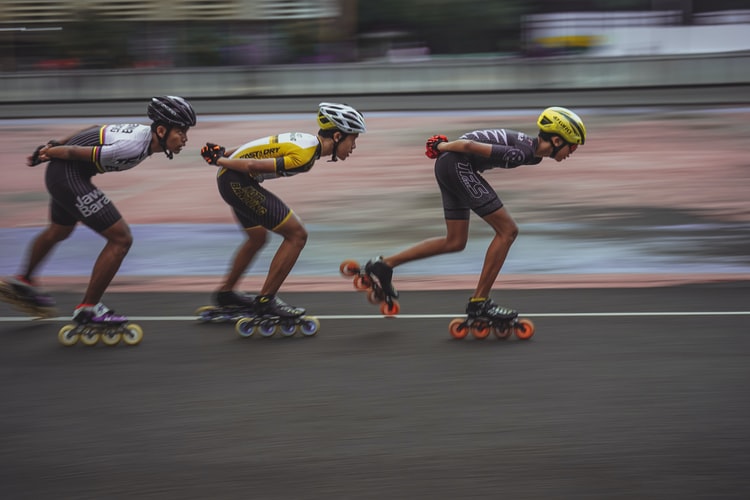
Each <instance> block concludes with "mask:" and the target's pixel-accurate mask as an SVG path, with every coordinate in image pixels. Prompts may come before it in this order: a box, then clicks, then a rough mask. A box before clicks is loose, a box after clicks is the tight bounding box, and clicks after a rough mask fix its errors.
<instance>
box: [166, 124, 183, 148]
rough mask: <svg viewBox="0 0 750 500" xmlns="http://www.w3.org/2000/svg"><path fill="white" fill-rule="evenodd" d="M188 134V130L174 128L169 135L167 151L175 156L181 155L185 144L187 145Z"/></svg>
mask: <svg viewBox="0 0 750 500" xmlns="http://www.w3.org/2000/svg"><path fill="white" fill-rule="evenodd" d="M187 133H188V128H182V127H172V130H170V131H169V134H167V140H166V144H167V149H168V150H170V151H171V152H172V153H174V154H179V153H180V151H182V148H184V147H185V144H187V141H188V137H187Z"/></svg>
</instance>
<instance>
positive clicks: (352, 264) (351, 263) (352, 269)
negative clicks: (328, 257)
mask: <svg viewBox="0 0 750 500" xmlns="http://www.w3.org/2000/svg"><path fill="white" fill-rule="evenodd" d="M339 272H340V273H341V275H342V276H354V275H355V274H359V262H357V261H356V260H345V261H344V262H342V263H341V265H340V266H339Z"/></svg>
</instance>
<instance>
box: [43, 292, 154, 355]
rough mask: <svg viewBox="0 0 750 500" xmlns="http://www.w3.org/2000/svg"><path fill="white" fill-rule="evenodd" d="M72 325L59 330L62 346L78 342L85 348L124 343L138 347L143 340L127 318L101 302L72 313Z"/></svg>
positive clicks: (136, 327) (136, 328) (140, 332)
mask: <svg viewBox="0 0 750 500" xmlns="http://www.w3.org/2000/svg"><path fill="white" fill-rule="evenodd" d="M73 321H74V323H73V324H68V325H65V326H63V327H62V328H61V329H60V332H59V333H58V334H57V339H58V340H59V341H60V343H61V344H62V345H64V346H68V347H69V346H72V345H75V344H76V343H77V342H78V341H80V342H81V344H83V345H86V346H93V345H96V343H97V342H99V341H100V340H101V342H102V344H104V345H108V346H114V345H117V344H118V343H120V341H122V342H124V343H125V344H127V345H131V346H134V345H138V344H140V343H141V340H143V330H142V329H141V327H140V326H138V325H136V324H135V323H129V322H128V318H127V317H125V316H122V315H120V314H115V312H114V311H113V310H111V309H109V308H108V307H107V306H105V305H104V304H102V303H101V302H100V303H99V304H97V305H95V306H92V307H80V308H78V309H76V310H75V312H74V313H73Z"/></svg>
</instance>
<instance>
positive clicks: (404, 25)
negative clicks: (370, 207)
mask: <svg viewBox="0 0 750 500" xmlns="http://www.w3.org/2000/svg"><path fill="white" fill-rule="evenodd" d="M749 28H750V8H748V3H747V1H745V0H588V1H586V0H571V1H568V2H564V3H561V2H559V1H557V0H532V1H528V0H493V1H486V0H485V1H480V0H463V1H461V2H456V1H454V0H410V1H401V0H381V1H378V2H368V1H361V0H222V1H213V2H202V1H196V0H174V1H172V2H153V1H146V0H131V1H120V2H111V1H107V0H34V1H29V0H4V1H3V2H2V6H0V34H1V37H0V47H2V51H0V53H2V59H0V64H1V66H0V67H1V68H2V70H3V71H4V72H12V71H26V70H55V69H112V68H168V67H195V66H246V65H259V64H260V65H268V64H270V65H275V64H314V63H334V62H362V61H382V60H403V59H423V58H430V57H436V58H439V57H444V56H453V55H477V56H487V55H492V56H506V57H518V56H532V57H539V56H550V55H561V54H562V55H573V54H574V55H577V56H588V57H592V56H604V55H623V56H624V55H657V54H662V55H664V54H695V53H705V52H727V51H738V50H749V49H750V33H749V32H748V29H749Z"/></svg>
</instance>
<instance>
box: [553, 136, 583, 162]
mask: <svg viewBox="0 0 750 500" xmlns="http://www.w3.org/2000/svg"><path fill="white" fill-rule="evenodd" d="M554 139H555V140H557V141H559V144H564V146H563V147H562V148H560V150H559V151H558V152H557V154H555V161H563V160H564V159H566V158H567V157H568V156H570V155H572V154H573V152H574V151H575V150H576V149H578V144H570V143H569V142H565V141H563V140H562V139H560V138H559V137H555V138H554ZM555 145H556V146H557V145H558V144H555Z"/></svg>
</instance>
